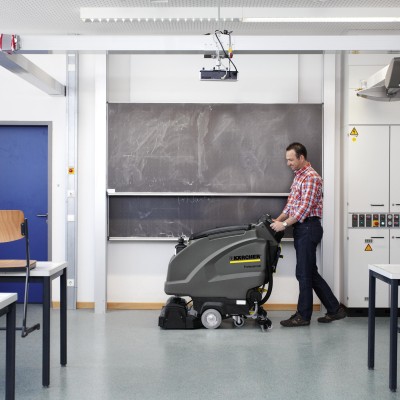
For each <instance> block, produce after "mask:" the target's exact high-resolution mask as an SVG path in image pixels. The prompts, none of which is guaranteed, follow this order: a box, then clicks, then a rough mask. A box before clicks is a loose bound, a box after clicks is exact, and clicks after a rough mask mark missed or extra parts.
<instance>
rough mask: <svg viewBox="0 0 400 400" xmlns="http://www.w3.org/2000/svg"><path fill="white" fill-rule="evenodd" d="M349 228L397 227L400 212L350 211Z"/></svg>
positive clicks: (399, 225)
mask: <svg viewBox="0 0 400 400" xmlns="http://www.w3.org/2000/svg"><path fill="white" fill-rule="evenodd" d="M348 227H349V228H399V227H400V214H397V213H396V214H393V213H379V214H378V213H373V214H372V213H368V214H365V213H352V214H349V224H348Z"/></svg>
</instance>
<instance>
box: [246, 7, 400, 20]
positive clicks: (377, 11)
mask: <svg viewBox="0 0 400 400" xmlns="http://www.w3.org/2000/svg"><path fill="white" fill-rule="evenodd" d="M242 21H243V22H271V23H274V22H275V23H282V22H283V23H285V22H286V23H310V22H311V23H324V22H328V23H329V22H335V23H378V22H380V23H393V22H400V8H390V9H388V8H273V7H271V8H266V7H264V8H259V9H255V8H245V7H244V8H243V15H242Z"/></svg>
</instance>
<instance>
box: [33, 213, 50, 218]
mask: <svg viewBox="0 0 400 400" xmlns="http://www.w3.org/2000/svg"><path fill="white" fill-rule="evenodd" d="M36 216H37V217H42V218H47V217H48V216H49V214H36Z"/></svg>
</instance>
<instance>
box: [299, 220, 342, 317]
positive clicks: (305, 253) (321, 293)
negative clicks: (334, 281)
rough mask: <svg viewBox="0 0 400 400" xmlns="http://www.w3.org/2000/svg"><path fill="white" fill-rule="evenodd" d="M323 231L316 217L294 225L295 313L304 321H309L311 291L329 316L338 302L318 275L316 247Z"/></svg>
mask: <svg viewBox="0 0 400 400" xmlns="http://www.w3.org/2000/svg"><path fill="white" fill-rule="evenodd" d="M322 235H323V229H322V226H321V221H320V219H319V218H317V217H311V218H307V219H306V220H305V221H304V222H303V223H297V224H295V225H294V229H293V238H294V247H295V249H296V259H297V264H296V278H297V280H298V281H299V288H300V293H299V301H298V304H297V311H298V312H299V313H300V315H301V316H302V317H303V318H304V319H305V320H310V319H311V314H312V306H313V289H314V290H315V293H316V294H317V296H318V297H319V298H320V300H321V302H322V304H323V305H324V306H325V308H326V309H327V312H328V313H329V314H335V313H336V312H337V310H338V309H339V302H338V300H337V299H336V297H335V295H334V294H333V293H332V290H331V288H330V287H329V286H328V284H327V283H326V282H325V280H324V279H323V278H322V276H321V275H320V274H319V273H318V267H317V256H316V251H317V246H318V243H319V242H320V241H321V239H322Z"/></svg>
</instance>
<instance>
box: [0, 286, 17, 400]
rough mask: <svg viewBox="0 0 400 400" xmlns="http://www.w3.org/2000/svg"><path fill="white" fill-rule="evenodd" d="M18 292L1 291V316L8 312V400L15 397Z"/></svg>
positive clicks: (6, 385) (6, 386)
mask: <svg viewBox="0 0 400 400" xmlns="http://www.w3.org/2000/svg"><path fill="white" fill-rule="evenodd" d="M17 297H18V296H17V294H16V293H0V316H2V315H4V314H7V333H6V384H5V388H6V400H13V399H14V398H15V315H16V312H15V305H16V302H17Z"/></svg>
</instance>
